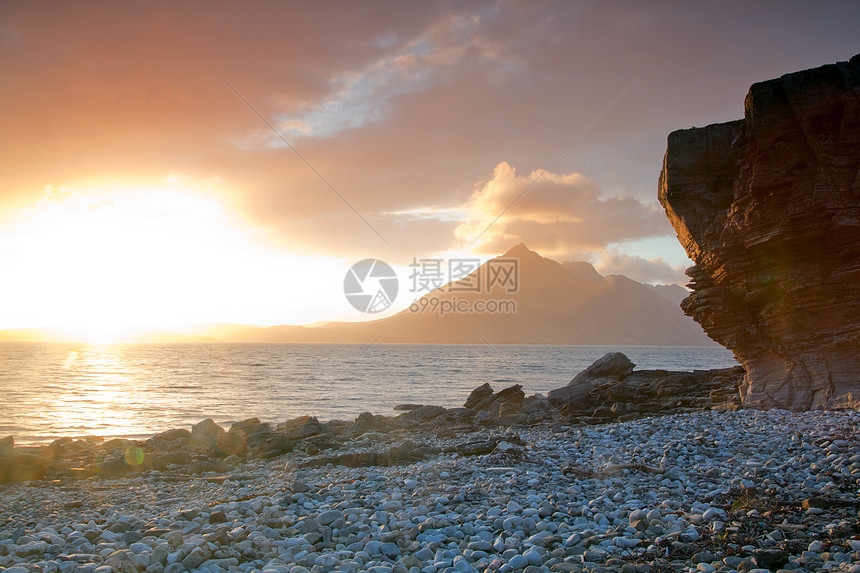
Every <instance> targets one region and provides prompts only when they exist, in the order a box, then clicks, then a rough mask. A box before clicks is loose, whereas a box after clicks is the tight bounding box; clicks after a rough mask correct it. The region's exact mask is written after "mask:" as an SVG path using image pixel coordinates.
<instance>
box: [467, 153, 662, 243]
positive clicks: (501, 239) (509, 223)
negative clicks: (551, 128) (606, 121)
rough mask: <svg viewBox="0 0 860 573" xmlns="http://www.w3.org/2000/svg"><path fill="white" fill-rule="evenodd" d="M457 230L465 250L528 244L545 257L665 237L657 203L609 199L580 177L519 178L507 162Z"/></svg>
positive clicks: (474, 197) (470, 205)
mask: <svg viewBox="0 0 860 573" xmlns="http://www.w3.org/2000/svg"><path fill="white" fill-rule="evenodd" d="M467 209H468V213H469V219H468V220H467V221H465V222H464V223H462V224H461V225H460V226H458V227H457V229H456V235H457V237H458V239H460V240H461V241H462V242H463V245H464V246H472V247H473V248H475V249H476V250H478V251H481V252H489V253H497V252H501V251H504V250H505V249H507V248H509V247H510V246H512V245H514V244H516V243H519V242H525V243H527V244H528V245H529V246H530V247H531V248H532V249H535V250H537V251H539V252H541V253H543V254H545V255H546V256H562V255H569V254H570V253H583V252H588V251H592V252H595V251H602V250H604V249H605V248H606V247H607V246H608V245H610V244H614V243H623V242H629V241H635V240H638V239H644V238H647V237H655V236H661V235H666V234H667V233H668V232H669V227H668V225H667V224H666V217H665V215H664V214H663V212H662V211H661V210H660V209H659V207H658V206H657V205H654V204H646V203H643V202H640V201H638V200H636V199H633V198H630V197H604V196H602V195H601V193H600V189H599V188H598V186H597V184H596V183H594V182H593V181H590V180H589V179H588V178H586V177H585V176H583V175H581V174H579V173H569V174H557V173H544V172H542V171H534V172H532V173H531V174H529V175H528V176H524V175H519V174H517V172H516V170H515V169H514V167H512V166H511V165H510V164H508V163H506V162H502V163H499V164H498V165H497V166H496V168H495V170H494V171H493V177H492V178H491V179H490V180H489V181H487V182H486V183H483V184H482V185H480V186H479V188H478V189H477V190H476V191H475V193H474V194H473V195H472V197H471V200H470V201H469V203H468V205H467Z"/></svg>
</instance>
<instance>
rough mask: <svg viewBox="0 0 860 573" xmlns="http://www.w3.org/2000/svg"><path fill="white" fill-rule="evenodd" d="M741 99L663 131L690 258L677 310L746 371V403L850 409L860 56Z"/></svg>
mask: <svg viewBox="0 0 860 573" xmlns="http://www.w3.org/2000/svg"><path fill="white" fill-rule="evenodd" d="M745 107H746V109H745V117H744V119H743V120H739V121H734V122H731V123H724V124H718V125H711V126H708V127H704V128H699V129H688V130H681V131H676V132H674V133H672V134H670V135H669V139H668V149H667V151H666V156H665V159H664V163H663V171H662V173H661V175H660V183H659V199H660V203H661V204H662V205H663V207H664V208H665V210H666V214H667V215H668V217H669V220H670V221H671V223H672V225H673V226H674V228H675V230H676V232H677V233H678V239H679V240H680V242H681V244H682V245H683V246H684V248H685V249H686V251H687V254H688V255H689V256H690V258H691V259H693V261H695V263H696V265H695V266H693V267H691V268H690V269H688V271H687V274H688V275H689V276H690V277H691V278H692V283H691V284H690V287H691V288H692V289H693V293H692V294H691V295H690V296H689V297H688V298H687V299H685V300H684V302H683V303H682V308H683V310H684V312H685V313H686V314H688V315H690V316H691V317H693V318H694V319H695V320H696V321H697V322H698V323H699V324H701V325H702V326H703V327H704V329H705V331H706V332H707V333H708V335H709V336H710V337H711V338H713V339H714V340H716V341H717V342H719V343H720V344H722V345H724V346H725V347H727V348H729V349H730V350H732V351H733V352H734V354H735V357H736V358H737V360H738V362H740V363H741V364H743V365H744V367H745V368H746V372H747V374H746V378H745V380H744V383H743V384H742V386H741V394H742V397H743V402H744V404H745V405H747V406H751V407H760V408H772V407H780V408H790V409H793V410H805V409H811V408H816V407H834V406H840V405H851V404H852V403H853V404H856V401H857V398H858V395H860V56H855V57H853V58H852V59H851V61H850V62H839V63H837V64H831V65H827V66H823V67H820V68H816V69H812V70H806V71H802V72H797V73H793V74H788V75H785V76H782V77H781V78H779V79H775V80H771V81H766V82H762V83H758V84H755V85H753V86H752V87H751V88H750V91H749V94H748V95H747V98H746V105H745ZM852 394H853V396H852Z"/></svg>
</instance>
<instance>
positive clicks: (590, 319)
mask: <svg viewBox="0 0 860 573" xmlns="http://www.w3.org/2000/svg"><path fill="white" fill-rule="evenodd" d="M510 260H516V261H517V263H518V264H517V267H518V269H517V271H518V272H517V279H518V284H517V288H516V292H508V290H510V289H509V288H508V287H506V286H504V285H502V286H498V285H497V286H495V287H494V288H492V289H489V290H488V289H487V288H485V287H486V285H487V280H488V279H487V275H488V270H489V269H490V267H492V266H493V265H494V264H496V265H497V264H498V263H499V262H505V261H510ZM481 281H483V284H484V287H482V288H481V289H480V292H473V291H472V290H470V289H471V288H473V287H474V285H475V284H477V283H479V282H481ZM685 296H687V291H686V289H684V288H683V287H680V286H678V285H659V286H652V285H647V284H642V283H639V282H636V281H634V280H631V279H629V278H627V277H625V276H623V275H610V276H605V277H604V276H603V275H601V274H600V273H598V272H597V271H596V270H595V269H594V267H592V266H591V265H590V264H589V263H585V262H568V263H558V262H556V261H553V260H551V259H547V258H544V257H542V256H540V255H539V254H538V253H536V252H534V251H532V250H530V249H528V248H527V247H526V246H525V245H523V244H519V245H517V246H516V247H514V248H512V249H511V250H509V251H508V252H507V253H505V254H504V255H502V256H500V257H497V258H495V259H491V260H490V261H488V262H487V263H485V264H484V265H482V266H481V267H480V268H479V269H477V270H475V271H474V272H473V273H471V274H469V275H468V276H466V277H464V278H463V279H461V280H459V281H455V282H452V283H449V284H447V285H444V286H442V287H440V288H438V289H436V290H434V291H431V292H429V293H427V294H425V295H424V296H422V297H421V298H419V299H418V300H416V301H415V304H413V305H412V309H409V308H407V309H405V310H403V311H401V312H400V313H398V314H396V315H394V316H390V317H387V318H381V319H378V320H371V321H365V322H328V323H323V324H319V325H314V326H272V327H268V328H260V327H249V326H245V325H239V324H219V325H198V326H195V327H188V328H186V329H183V333H184V334H188V335H197V336H211V337H214V338H217V339H221V340H230V341H243V342H338V343H371V342H379V343H427V344H485V343H489V344H559V345H653V346H709V345H713V344H715V343H714V342H713V341H711V340H710V339H709V338H708V337H707V336H706V335H705V334H704V332H703V331H702V329H701V327H700V326H699V325H698V324H696V323H695V322H693V320H691V319H690V318H688V317H686V316H685V315H684V313H683V312H682V311H681V309H680V307H679V304H680V301H681V300H682V299H683V298H684V297H685ZM458 301H459V302H458ZM477 301H481V302H480V303H478V304H487V303H488V302H489V303H491V304H492V303H494V304H496V305H497V306H502V304H501V303H502V301H513V302H514V303H515V305H516V311H515V312H496V313H489V312H483V313H482V312H471V313H468V312H447V313H444V314H443V313H441V312H440V309H442V308H443V307H446V306H452V305H454V304H460V305H465V306H466V307H468V308H469V309H473V308H474V305H475V303H476V302H477ZM434 309H435V310H434ZM508 310H509V309H508Z"/></svg>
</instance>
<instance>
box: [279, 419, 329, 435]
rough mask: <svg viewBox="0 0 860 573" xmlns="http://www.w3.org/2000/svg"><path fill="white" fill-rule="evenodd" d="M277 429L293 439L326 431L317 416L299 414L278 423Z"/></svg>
mask: <svg viewBox="0 0 860 573" xmlns="http://www.w3.org/2000/svg"><path fill="white" fill-rule="evenodd" d="M277 429H278V430H279V431H281V432H283V433H284V435H286V437H287V438H289V439H291V440H300V439H302V438H307V437H310V436H315V435H317V434H321V433H323V432H325V431H326V429H325V427H324V426H323V425H322V424H320V422H319V420H317V418H316V416H299V417H298V418H293V419H292V420H287V421H286V422H284V423H283V424H278V426H277Z"/></svg>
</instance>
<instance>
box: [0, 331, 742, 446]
mask: <svg viewBox="0 0 860 573" xmlns="http://www.w3.org/2000/svg"><path fill="white" fill-rule="evenodd" d="M616 350H619V351H622V352H624V353H626V354H627V355H628V356H629V357H630V358H631V360H633V362H635V363H636V364H637V366H638V367H639V368H665V369H668V370H693V369H707V368H722V367H728V366H733V365H735V362H734V359H733V358H732V356H731V354H730V353H729V352H728V351H726V350H725V349H723V348H719V347H708V348H695V347H596V346H590V347H589V346H580V347H577V346H495V347H492V348H489V347H486V346H470V345H457V346H441V345H424V346H418V345H377V346H373V347H370V348H367V347H365V346H361V345H323V344H304V345H303V344H232V343H199V344H198V343H193V344H185V343H183V344H113V345H109V344H104V345H85V344H80V345H72V344H68V343H39V342H2V343H0V363H2V365H3V368H2V371H0V390H2V391H0V412H2V414H0V436H3V435H9V434H12V435H14V436H15V438H16V443H27V442H42V441H49V440H51V439H54V438H56V437H60V436H82V435H98V436H129V437H142V436H148V435H151V434H153V433H155V432H158V431H162V430H166V429H170V428H176V427H188V426H189V425H191V424H193V423H196V422H198V421H200V420H202V419H203V418H207V417H211V418H213V419H215V421H216V422H218V423H220V424H229V423H231V422H234V421H237V420H242V419H245V418H248V417H252V416H256V417H259V418H261V419H262V420H264V421H273V422H277V421H282V420H284V419H287V418H291V417H295V416H299V415H302V414H313V415H316V416H318V417H319V418H320V419H323V420H329V419H334V418H338V419H352V418H354V417H355V416H357V415H358V414H359V413H361V412H364V411H372V412H374V413H378V414H391V413H392V411H391V409H392V408H393V407H394V406H395V405H397V404H401V403H404V402H410V403H423V404H438V405H441V406H445V407H454V406H460V405H462V403H463V402H464V401H465V399H466V396H468V394H469V392H470V391H471V390H472V389H474V388H475V387H476V386H478V385H480V384H483V383H484V382H490V384H491V385H493V386H494V387H495V388H496V389H500V388H502V387H505V386H508V385H511V384H522V385H523V387H524V390H525V391H526V393H527V394H532V393H535V392H540V393H546V392H548V391H549V390H551V389H553V388H558V387H560V386H563V385H564V384H566V383H567V382H568V381H569V380H570V378H571V377H573V376H574V375H575V374H576V373H577V372H579V371H581V370H582V369H583V368H585V367H587V366H588V365H589V364H591V363H592V362H593V361H594V360H596V359H597V358H599V357H600V356H602V355H603V354H605V353H606V352H609V351H616Z"/></svg>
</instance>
